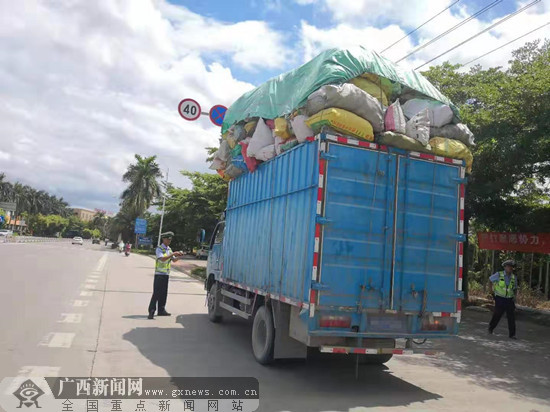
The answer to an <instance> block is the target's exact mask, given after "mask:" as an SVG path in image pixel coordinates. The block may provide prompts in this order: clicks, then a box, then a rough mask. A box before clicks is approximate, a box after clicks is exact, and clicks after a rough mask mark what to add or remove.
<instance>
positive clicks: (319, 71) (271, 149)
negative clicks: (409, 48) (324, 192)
mask: <svg viewBox="0 0 550 412" xmlns="http://www.w3.org/2000/svg"><path fill="white" fill-rule="evenodd" d="M322 132H325V133H330V134H336V135H340V136H344V137H348V138H353V139H357V140H364V141H371V142H374V141H375V142H377V143H380V144H383V145H387V146H391V147H396V148H398V149H403V150H408V151H415V152H422V153H432V154H435V155H438V156H444V157H448V158H455V159H461V160H464V162H465V165H466V172H467V173H470V172H471V168H472V160H473V157H472V154H471V152H470V149H469V148H470V147H472V146H474V144H475V143H474V136H473V134H472V132H471V131H470V130H469V129H468V126H467V125H465V124H463V123H461V121H460V116H459V112H458V109H457V108H456V107H455V106H454V105H453V103H452V102H451V101H450V100H449V99H448V98H446V97H445V96H444V95H442V94H441V93H440V92H439V91H438V90H437V89H436V88H435V87H434V86H433V85H432V84H431V83H430V82H429V81H428V80H427V79H426V78H424V77H423V76H422V75H421V74H420V73H418V72H416V71H413V70H405V69H403V68H401V67H400V66H398V65H396V64H394V63H393V62H391V61H390V60H388V59H386V58H384V57H382V56H380V55H379V54H377V53H376V52H374V51H372V50H368V49H365V48H363V47H356V48H349V49H330V50H327V51H325V52H323V53H321V54H320V55H318V56H317V57H315V58H314V59H313V60H311V61H309V62H308V63H305V64H304V65H302V66H300V67H299V68H297V69H295V70H292V71H290V72H288V73H286V74H283V75H281V76H278V77H276V78H274V79H271V80H269V81H267V82H265V83H264V84H262V85H260V86H259V87H257V88H256V89H254V90H252V91H250V92H248V93H245V94H244V95H243V96H241V97H240V98H239V99H237V101H235V103H234V104H233V105H232V106H231V107H230V108H229V109H228V111H227V113H226V115H225V119H224V123H223V126H222V138H221V139H220V147H219V150H218V151H217V152H216V154H215V156H214V161H213V163H212V165H211V169H214V170H217V171H218V173H219V174H220V176H222V177H223V178H225V179H227V180H231V179H233V178H236V177H238V176H240V175H242V174H244V173H253V172H254V171H255V170H256V168H257V167H258V165H259V164H261V163H262V162H266V161H269V160H271V159H273V158H274V157H276V156H279V155H281V154H282V153H284V152H286V151H288V150H291V149H292V148H293V147H295V146H297V145H299V144H301V143H304V142H305V141H306V140H308V138H310V139H312V138H313V137H314V136H315V135H317V134H319V133H322Z"/></svg>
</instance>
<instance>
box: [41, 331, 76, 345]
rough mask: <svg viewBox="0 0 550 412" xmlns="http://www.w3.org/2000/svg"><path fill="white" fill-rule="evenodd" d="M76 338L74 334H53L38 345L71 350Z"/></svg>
mask: <svg viewBox="0 0 550 412" xmlns="http://www.w3.org/2000/svg"><path fill="white" fill-rule="evenodd" d="M74 337H75V334H74V333H66V332H52V333H49V334H48V335H46V336H45V337H44V339H42V341H41V342H40V343H39V344H38V345H39V346H47V347H49V348H70V347H71V345H72V343H73V339H74Z"/></svg>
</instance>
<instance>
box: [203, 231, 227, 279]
mask: <svg viewBox="0 0 550 412" xmlns="http://www.w3.org/2000/svg"><path fill="white" fill-rule="evenodd" d="M224 230H225V222H219V223H218V224H217V226H216V229H215V230H214V234H213V235H212V239H211V240H210V251H209V253H208V263H207V265H208V268H207V270H208V273H209V274H210V273H213V274H214V275H215V276H216V279H218V278H219V275H220V273H221V269H222V268H223V253H222V241H223V233H224Z"/></svg>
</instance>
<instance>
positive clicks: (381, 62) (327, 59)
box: [222, 47, 458, 133]
mask: <svg viewBox="0 0 550 412" xmlns="http://www.w3.org/2000/svg"><path fill="white" fill-rule="evenodd" d="M363 73H374V74H377V75H379V76H383V77H386V78H388V79H390V80H393V81H394V82H398V83H401V84H402V85H404V86H408V87H410V88H411V89H413V90H416V91H418V92H420V93H422V94H424V95H426V96H428V97H431V98H433V99H435V100H438V101H440V102H442V103H445V104H448V105H449V106H451V108H452V109H453V112H454V113H455V115H457V116H458V110H457V108H456V107H455V106H454V105H453V104H452V103H451V101H450V100H449V99H448V98H446V97H445V96H443V94H441V93H440V92H439V90H437V89H436V88H435V87H434V86H433V85H432V84H431V83H430V82H429V81H428V80H426V78H425V77H424V76H422V75H421V74H420V73H418V72H416V71H414V70H406V69H404V68H402V67H400V66H398V65H396V64H395V63H393V62H392V61H390V60H388V59H386V58H385V57H382V56H380V55H379V54H378V53H376V52H375V51H372V50H368V49H365V48H364V47H353V48H349V49H330V50H326V51H324V52H322V53H321V54H319V55H318V56H317V57H315V58H314V59H313V60H311V61H309V62H307V63H306V64H304V65H302V66H300V67H298V68H297V69H294V70H292V71H290V72H288V73H285V74H282V75H280V76H277V77H275V78H273V79H271V80H268V81H267V82H265V83H263V84H262V85H260V86H258V87H256V88H255V89H254V90H251V91H249V92H248V93H245V94H243V95H242V96H241V97H239V98H238V99H237V100H236V101H235V103H233V104H232V105H231V107H230V108H229V110H228V111H227V113H226V114H225V119H224V122H223V126H222V133H224V132H225V131H226V130H227V129H228V128H229V127H230V126H231V125H233V124H235V123H237V122H239V121H241V120H244V119H246V118H249V117H263V118H264V119H274V118H276V117H279V116H283V115H286V114H289V113H292V111H294V110H295V109H297V108H298V107H301V106H303V105H304V104H305V103H306V101H307V98H308V96H309V95H310V94H311V93H313V92H314V91H316V90H317V89H319V87H321V86H323V85H325V84H335V83H344V82H347V81H348V80H350V79H353V78H354V77H357V76H359V75H361V74H363Z"/></svg>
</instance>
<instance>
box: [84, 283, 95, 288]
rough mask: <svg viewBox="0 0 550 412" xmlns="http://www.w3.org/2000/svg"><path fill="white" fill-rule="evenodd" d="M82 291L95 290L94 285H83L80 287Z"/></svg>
mask: <svg viewBox="0 0 550 412" xmlns="http://www.w3.org/2000/svg"><path fill="white" fill-rule="evenodd" d="M82 288H83V289H95V285H92V284H91V283H85V284H84V285H82Z"/></svg>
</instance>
